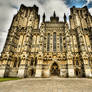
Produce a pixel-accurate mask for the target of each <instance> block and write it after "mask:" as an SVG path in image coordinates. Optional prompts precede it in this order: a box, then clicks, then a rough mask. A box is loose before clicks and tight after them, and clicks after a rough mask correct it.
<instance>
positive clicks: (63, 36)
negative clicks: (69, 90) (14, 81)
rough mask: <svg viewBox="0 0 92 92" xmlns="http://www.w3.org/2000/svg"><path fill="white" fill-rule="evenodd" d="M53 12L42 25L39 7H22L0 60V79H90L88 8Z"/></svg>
mask: <svg viewBox="0 0 92 92" xmlns="http://www.w3.org/2000/svg"><path fill="white" fill-rule="evenodd" d="M70 11H71V14H70V16H69V23H70V25H69V24H68V23H67V18H66V15H65V14H64V21H59V17H58V16H56V13H55V12H54V13H53V16H51V17H50V21H46V20H45V17H46V16H45V14H43V21H42V23H41V26H40V27H39V23H40V15H38V7H37V6H36V5H34V6H33V7H26V6H24V5H21V7H20V9H19V11H18V13H17V14H16V15H15V16H14V18H13V21H12V24H11V27H10V29H9V32H8V36H7V39H6V43H5V46H4V49H3V51H2V53H1V57H0V77H50V76H59V77H92V16H91V15H90V13H89V11H88V9H87V7H86V6H85V7H83V8H75V7H72V8H71V9H70Z"/></svg>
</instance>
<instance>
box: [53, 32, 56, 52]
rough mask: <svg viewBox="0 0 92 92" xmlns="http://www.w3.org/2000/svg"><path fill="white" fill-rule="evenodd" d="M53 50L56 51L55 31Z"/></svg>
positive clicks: (54, 34)
mask: <svg viewBox="0 0 92 92" xmlns="http://www.w3.org/2000/svg"><path fill="white" fill-rule="evenodd" d="M53 51H56V32H54V33H53Z"/></svg>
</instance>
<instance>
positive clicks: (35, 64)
mask: <svg viewBox="0 0 92 92" xmlns="http://www.w3.org/2000/svg"><path fill="white" fill-rule="evenodd" d="M36 65H37V57H36V58H35V66H36Z"/></svg>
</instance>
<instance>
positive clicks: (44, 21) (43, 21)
mask: <svg viewBox="0 0 92 92" xmlns="http://www.w3.org/2000/svg"><path fill="white" fill-rule="evenodd" d="M43 22H45V12H44V14H43Z"/></svg>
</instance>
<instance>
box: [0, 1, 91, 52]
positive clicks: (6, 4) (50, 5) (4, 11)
mask: <svg viewBox="0 0 92 92" xmlns="http://www.w3.org/2000/svg"><path fill="white" fill-rule="evenodd" d="M21 4H24V5H26V6H33V5H34V4H36V5H37V6H38V7H39V14H40V15H41V19H42V15H43V13H44V12H45V14H46V20H49V18H50V16H52V15H53V11H54V10H55V11H56V14H57V16H59V17H60V20H62V21H63V15H64V13H66V15H67V16H68V15H69V8H70V7H72V6H74V5H75V6H76V7H82V6H84V5H87V6H88V8H89V11H90V12H91V14H92V0H0V52H1V51H2V49H3V46H4V43H5V39H6V36H7V33H8V29H9V28H10V25H11V22H12V19H13V16H14V14H16V13H17V11H18V10H19V8H20V5H21Z"/></svg>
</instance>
